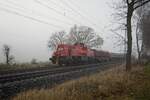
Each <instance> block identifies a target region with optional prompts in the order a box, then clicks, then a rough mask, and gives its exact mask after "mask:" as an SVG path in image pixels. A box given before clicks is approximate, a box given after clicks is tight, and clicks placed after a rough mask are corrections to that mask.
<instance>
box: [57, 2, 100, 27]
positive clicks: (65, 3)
mask: <svg viewBox="0 0 150 100" xmlns="http://www.w3.org/2000/svg"><path fill="white" fill-rule="evenodd" d="M59 1H61V2H62V3H63V4H64V5H66V6H68V8H70V9H71V10H72V11H74V12H75V13H77V14H78V15H79V16H81V17H82V18H83V19H84V20H85V19H86V21H88V22H89V23H90V24H91V25H93V26H96V27H98V26H97V25H96V24H95V23H93V22H92V21H91V20H89V19H88V18H87V17H86V16H84V15H82V14H81V13H80V12H78V11H77V10H75V9H74V8H72V6H70V5H69V4H68V3H67V2H66V1H64V0H59ZM98 28H100V27H98Z"/></svg>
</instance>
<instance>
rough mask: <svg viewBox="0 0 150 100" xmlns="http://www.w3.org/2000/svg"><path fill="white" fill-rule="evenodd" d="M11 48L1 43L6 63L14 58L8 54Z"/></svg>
mask: <svg viewBox="0 0 150 100" xmlns="http://www.w3.org/2000/svg"><path fill="white" fill-rule="evenodd" d="M10 51H11V48H10V46H9V45H6V44H5V45H3V53H4V56H5V57H6V64H10V63H11V62H12V61H13V60H14V56H12V55H10Z"/></svg>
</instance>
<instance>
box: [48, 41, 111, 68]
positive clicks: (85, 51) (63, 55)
mask: <svg viewBox="0 0 150 100" xmlns="http://www.w3.org/2000/svg"><path fill="white" fill-rule="evenodd" d="M110 59H111V55H110V53H109V52H106V51H97V50H94V49H90V48H88V47H87V46H85V45H84V44H83V43H76V44H74V45H68V44H60V45H58V47H57V49H56V51H55V52H54V53H53V55H52V58H50V60H51V61H52V63H53V64H58V65H71V64H86V63H97V62H103V61H109V60H110Z"/></svg>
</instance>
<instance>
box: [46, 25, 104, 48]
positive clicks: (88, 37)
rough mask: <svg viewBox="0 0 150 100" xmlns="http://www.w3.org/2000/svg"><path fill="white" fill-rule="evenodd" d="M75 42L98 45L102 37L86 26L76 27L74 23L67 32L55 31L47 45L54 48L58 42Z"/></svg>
mask: <svg viewBox="0 0 150 100" xmlns="http://www.w3.org/2000/svg"><path fill="white" fill-rule="evenodd" d="M64 43H65V44H75V43H84V44H85V45H87V46H88V47H95V48H96V47H100V46H101V45H102V44H103V39H102V38H101V37H100V36H99V35H98V34H96V33H95V32H94V30H93V29H92V28H90V27H87V26H80V27H77V26H76V25H75V26H74V27H73V28H71V29H70V32H69V33H68V34H67V33H66V32H65V31H60V32H55V33H53V34H52V35H51V37H50V40H49V41H48V47H49V48H52V49H56V48H57V45H58V44H64Z"/></svg>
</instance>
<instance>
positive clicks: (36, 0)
mask: <svg viewBox="0 0 150 100" xmlns="http://www.w3.org/2000/svg"><path fill="white" fill-rule="evenodd" d="M34 1H35V2H36V3H38V4H40V5H42V6H44V7H46V8H48V9H50V10H52V11H54V12H55V13H57V14H59V15H62V16H63V17H67V18H68V19H70V20H71V21H72V22H74V23H75V22H76V23H75V24H77V23H81V22H78V20H75V19H74V18H72V17H70V16H66V14H65V13H64V12H61V11H58V10H56V9H54V8H52V7H50V6H49V5H47V4H45V3H43V2H42V1H40V0H34Z"/></svg>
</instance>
